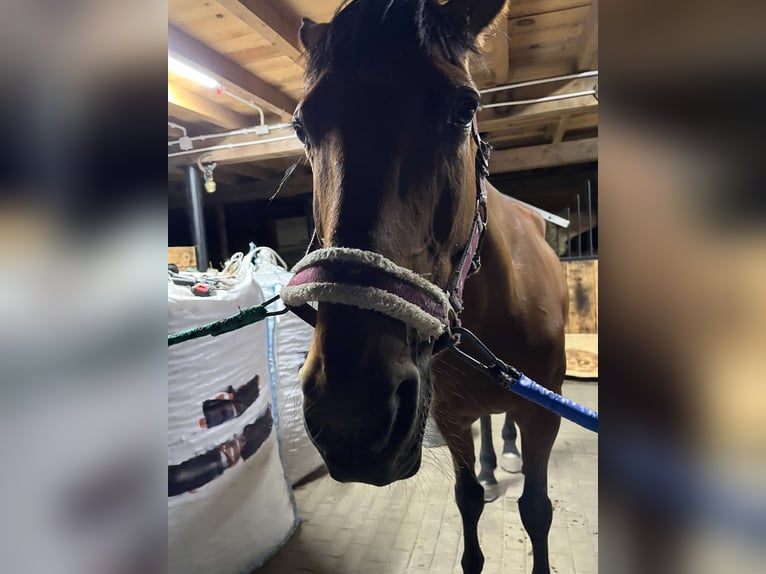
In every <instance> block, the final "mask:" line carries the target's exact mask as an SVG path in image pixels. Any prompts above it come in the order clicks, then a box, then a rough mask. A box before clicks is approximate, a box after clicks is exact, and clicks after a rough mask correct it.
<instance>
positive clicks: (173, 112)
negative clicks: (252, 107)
mask: <svg viewBox="0 0 766 574" xmlns="http://www.w3.org/2000/svg"><path fill="white" fill-rule="evenodd" d="M168 115H169V116H172V117H174V118H178V119H179V120H186V121H200V120H204V121H206V122H210V123H211V124H214V125H216V126H219V127H222V128H227V129H230V130H234V129H239V128H244V127H247V126H250V125H252V124H253V122H252V120H250V119H248V118H247V117H246V116H243V115H241V114H238V113H237V112H235V111H233V110H230V109H229V108H227V107H226V106H222V105H221V104H217V103H215V102H211V101H210V100H208V99H207V98H205V97H203V96H200V95H199V94H195V93H194V92H190V91H189V90H186V89H184V88H182V87H180V86H176V85H174V84H168Z"/></svg>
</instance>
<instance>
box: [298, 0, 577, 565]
mask: <svg viewBox="0 0 766 574" xmlns="http://www.w3.org/2000/svg"><path fill="white" fill-rule="evenodd" d="M504 7H505V0H485V1H479V0H476V1H472V0H450V1H449V2H446V3H445V2H437V1H436V0H353V1H350V2H347V3H345V4H344V6H342V8H341V9H340V10H339V12H337V13H336V15H335V17H334V18H333V20H332V22H330V23H329V24H316V23H314V22H311V21H309V20H304V24H303V26H302V28H301V31H300V37H301V41H302V43H303V45H304V47H305V50H306V53H307V57H308V65H307V75H306V90H305V96H304V98H303V100H302V101H301V102H300V105H299V106H298V109H297V111H296V113H295V122H294V123H295V128H296V132H297V134H298V137H300V138H301V140H302V141H303V142H304V144H305V146H306V154H307V157H308V158H309V160H310V162H311V166H312V169H313V173H314V218H315V223H316V239H317V241H318V243H319V245H320V246H322V247H350V248H357V249H361V250H365V251H372V252H376V253H379V254H382V255H383V256H385V257H386V258H388V259H389V260H391V261H393V262H395V263H396V264H397V265H399V266H401V267H405V268H408V269H410V270H412V271H414V272H415V273H417V274H419V275H420V276H422V277H425V278H426V279H428V280H429V281H431V282H432V283H434V284H436V285H438V286H440V287H441V288H445V287H446V285H447V282H448V280H449V278H450V276H451V273H452V271H453V268H454V267H455V265H456V264H457V262H458V261H459V260H460V259H461V255H462V253H463V251H464V250H465V249H466V244H467V242H468V240H469V236H470V234H471V225H472V221H473V218H474V215H475V213H476V209H477V207H476V186H477V174H476V169H477V168H476V162H475V158H476V154H477V144H476V142H475V141H474V139H473V138H472V133H471V126H472V123H473V120H474V115H475V113H476V111H477V109H478V107H479V93H478V91H477V89H476V87H475V85H474V84H473V82H472V79H471V75H470V73H469V70H468V58H469V56H470V54H472V53H475V52H476V45H477V42H478V38H479V36H480V34H481V33H482V32H483V31H484V30H486V29H487V28H488V27H490V26H491V24H492V23H493V21H494V20H495V19H496V18H497V17H498V16H499V15H500V14H501V13H502V11H503V10H504ZM487 187H488V190H487V191H488V198H487V212H488V228H487V232H486V236H485V240H484V243H483V246H482V249H481V261H482V267H481V270H480V272H479V273H478V274H477V275H476V276H474V277H472V278H470V279H469V280H468V281H467V283H466V288H465V294H464V311H463V313H462V314H461V320H462V323H463V325H464V326H466V327H467V328H469V329H470V330H472V331H473V332H474V333H476V334H477V335H478V336H479V337H480V338H481V339H482V340H483V341H484V342H485V343H486V344H487V345H488V346H489V347H490V348H491V349H492V350H493V351H494V352H495V353H497V354H498V355H499V356H500V357H501V358H502V359H503V360H505V361H506V362H508V363H510V364H512V365H514V366H516V367H518V368H519V369H520V370H522V371H523V372H525V373H527V374H528V375H529V376H530V377H532V378H533V379H535V380H536V381H537V382H539V383H540V384H541V385H544V386H546V387H548V388H550V389H553V390H554V391H556V392H560V390H561V384H562V381H563V376H564V370H565V356H564V318H565V317H566V312H567V288H566V284H565V280H564V276H563V273H562V270H561V266H560V263H559V261H558V258H557V257H556V255H555V254H554V252H553V251H552V250H551V248H550V247H549V246H548V245H547V243H546V242H545V228H544V222H543V221H542V220H541V219H540V218H539V217H538V216H537V215H535V214H533V213H531V212H530V211H528V210H526V209H525V208H523V207H521V206H519V205H517V204H515V203H513V202H512V201H511V200H509V199H508V198H507V197H505V196H503V195H502V194H501V193H500V192H498V191H497V190H496V189H495V188H493V187H492V186H487ZM433 351H434V340H433V338H426V337H422V336H421V335H420V334H419V333H418V332H417V331H416V330H415V329H413V328H412V327H410V326H408V325H406V324H405V323H403V322H401V321H398V320H396V319H393V318H391V317H388V316H386V315H383V314H381V313H378V312H375V311H369V310H362V309H360V308H357V307H353V306H347V305H339V304H331V303H320V304H319V307H318V310H317V317H316V330H315V334H314V339H313V343H312V346H311V350H310V352H309V355H308V357H307V361H306V363H305V365H304V367H303V369H302V371H301V381H302V386H303V393H304V415H305V421H306V427H307V429H308V432H309V434H310V436H311V437H312V440H313V441H314V443H315V444H316V446H317V447H318V449H319V451H320V453H321V454H322V456H323V458H324V460H325V462H326V463H327V467H328V469H329V472H330V474H331V475H332V476H333V477H334V478H335V479H336V480H339V481H359V482H366V483H370V484H374V485H385V484H389V483H391V482H393V481H396V480H400V479H404V478H408V477H410V476H412V475H414V474H415V473H416V472H417V471H418V469H419V467H420V461H421V444H422V437H423V429H424V425H425V422H426V417H427V415H428V413H429V408H430V412H431V413H432V414H433V416H434V418H435V420H436V422H437V425H438V427H439V430H440V431H441V433H442V435H443V436H444V438H445V440H446V441H447V444H448V447H449V450H450V453H451V455H452V458H453V461H454V469H455V477H456V486H455V497H456V500H457V505H458V507H459V509H460V513H461V516H462V519H463V530H464V540H465V547H464V553H463V558H462V566H463V571H464V572H465V573H469V574H474V573H477V572H480V571H481V570H482V567H483V563H484V556H483V554H482V552H481V549H480V548H479V539H478V533H477V524H478V520H479V516H480V515H481V512H482V509H483V505H484V501H483V490H482V487H481V485H480V484H479V482H478V481H477V477H476V473H475V470H474V463H475V453H474V444H473V439H472V435H471V424H472V423H473V422H474V421H475V420H476V419H478V418H479V417H480V416H482V415H486V414H489V413H509V414H510V416H512V417H513V420H515V421H516V423H517V424H518V426H519V428H520V432H521V446H522V453H523V473H524V475H525V479H524V490H523V494H522V496H521V498H520V499H519V511H520V514H521V520H522V522H523V524H524V527H525V529H526V530H527V532H528V533H529V536H530V539H531V542H532V546H533V555H534V567H533V573H537V574H542V573H548V572H549V564H548V531H549V529H550V524H551V519H552V507H551V503H550V500H549V498H548V495H547V467H548V459H549V455H550V452H551V447H552V445H553V442H554V439H555V438H556V435H557V432H558V428H559V422H560V419H559V417H558V416H557V415H555V414H552V413H550V412H548V411H546V410H544V409H542V408H541V407H538V406H536V405H534V404H532V403H530V402H527V401H526V400H524V399H522V398H520V397H518V396H516V395H514V394H513V393H510V392H508V391H505V390H503V389H501V388H499V387H496V386H494V385H493V384H491V383H490V382H488V381H487V380H485V379H484V378H483V375H482V374H481V373H479V372H478V371H476V372H472V371H471V370H470V368H469V367H468V366H466V365H465V364H463V363H460V362H458V360H457V359H456V358H455V357H454V356H453V355H452V354H451V353H450V352H448V351H445V352H443V353H441V354H438V355H436V356H434V355H433Z"/></svg>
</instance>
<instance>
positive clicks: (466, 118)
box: [450, 93, 479, 128]
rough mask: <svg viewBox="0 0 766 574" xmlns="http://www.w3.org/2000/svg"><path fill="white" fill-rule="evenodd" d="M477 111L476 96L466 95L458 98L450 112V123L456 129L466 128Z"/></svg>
mask: <svg viewBox="0 0 766 574" xmlns="http://www.w3.org/2000/svg"><path fill="white" fill-rule="evenodd" d="M478 109H479V99H478V97H477V96H476V94H473V93H471V94H466V95H463V96H462V97H460V98H459V99H458V101H457V103H456V104H455V107H454V108H453V110H452V116H451V118H450V123H451V124H452V125H454V126H456V127H461V128H464V127H468V126H470V125H471V122H472V121H473V116H475V115H476V110H478Z"/></svg>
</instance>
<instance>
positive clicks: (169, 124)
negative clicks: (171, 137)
mask: <svg viewBox="0 0 766 574" xmlns="http://www.w3.org/2000/svg"><path fill="white" fill-rule="evenodd" d="M168 126H170V127H171V128H173V129H176V130H181V131H182V132H183V134H184V135H183V137H186V128H185V127H183V126H182V125H181V124H176V123H174V122H171V121H168ZM173 143H175V142H173ZM168 145H170V142H168Z"/></svg>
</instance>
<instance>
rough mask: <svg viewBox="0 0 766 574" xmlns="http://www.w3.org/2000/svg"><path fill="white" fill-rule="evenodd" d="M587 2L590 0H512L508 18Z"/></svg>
mask: <svg viewBox="0 0 766 574" xmlns="http://www.w3.org/2000/svg"><path fill="white" fill-rule="evenodd" d="M588 4H590V0H512V1H511V2H510V5H509V6H508V18H509V19H510V18H519V17H522V16H533V15H535V14H545V13H546V12H556V11H560V10H566V9H569V8H577V7H579V6H587V5H588Z"/></svg>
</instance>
